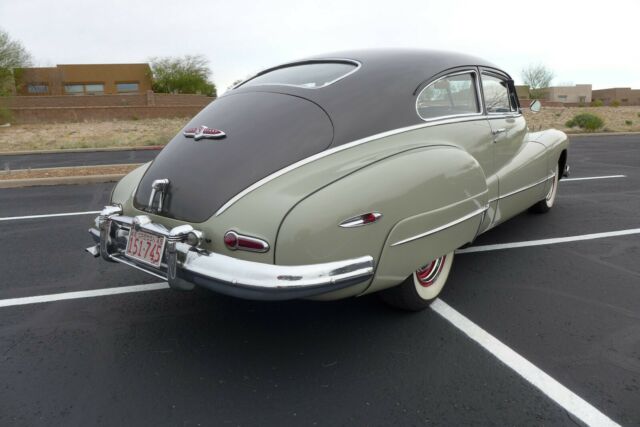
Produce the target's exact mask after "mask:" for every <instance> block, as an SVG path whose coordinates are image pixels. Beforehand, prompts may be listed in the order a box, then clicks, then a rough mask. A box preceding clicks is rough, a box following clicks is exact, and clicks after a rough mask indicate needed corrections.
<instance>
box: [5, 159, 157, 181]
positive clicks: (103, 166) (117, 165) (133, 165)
mask: <svg viewBox="0 0 640 427" xmlns="http://www.w3.org/2000/svg"><path fill="white" fill-rule="evenodd" d="M147 163H148V162H147ZM144 164H145V163H114V164H106V165H89V166H58V167H53V168H31V169H12V170H11V172H26V171H43V170H48V171H49V170H53V171H64V170H74V169H93V168H117V167H122V166H131V167H133V168H137V167H140V166H142V165H144ZM0 176H2V171H0ZM72 176H73V175H72ZM80 176H91V175H78V177H80ZM56 178H63V177H56ZM64 178H67V177H64ZM25 179H42V178H25ZM0 181H2V180H0ZM6 181H11V180H6Z"/></svg>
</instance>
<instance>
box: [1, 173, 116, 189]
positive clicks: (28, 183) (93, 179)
mask: <svg viewBox="0 0 640 427" xmlns="http://www.w3.org/2000/svg"><path fill="white" fill-rule="evenodd" d="M124 176H125V174H113V175H87V176H64V177H54V178H25V179H5V180H0V188H19V187H37V186H43V185H81V184H99V183H104V182H116V181H119V180H120V179H122V177H124Z"/></svg>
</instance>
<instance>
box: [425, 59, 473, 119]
mask: <svg viewBox="0 0 640 427" xmlns="http://www.w3.org/2000/svg"><path fill="white" fill-rule="evenodd" d="M461 74H472V75H473V80H474V82H475V84H474V87H475V90H474V92H475V97H476V103H477V106H478V110H480V111H478V112H475V113H461V114H448V115H444V116H437V117H429V118H424V117H422V116H421V115H420V113H419V112H418V100H419V99H420V96H421V95H422V93H423V92H424V91H425V90H427V89H428V88H429V87H431V86H432V85H434V84H436V83H438V82H439V81H440V80H444V79H446V78H448V77H453V76H458V75H461ZM480 89H481V88H480V73H479V70H478V68H477V67H464V68H456V69H455V70H447V71H445V72H444V73H440V74H438V75H436V76H435V77H434V78H432V79H429V80H426V81H424V82H422V83H421V84H420V85H419V86H418V87H417V88H416V90H415V92H414V93H416V100H415V103H414V106H415V111H416V115H417V116H418V117H419V118H420V120H422V121H424V122H433V121H438V120H446V119H454V118H464V117H480V116H483V115H484V114H485V107H484V102H483V99H482V96H481V92H480Z"/></svg>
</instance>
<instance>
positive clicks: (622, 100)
mask: <svg viewBox="0 0 640 427" xmlns="http://www.w3.org/2000/svg"><path fill="white" fill-rule="evenodd" d="M620 102H629V99H628V98H622V99H621V100H620Z"/></svg>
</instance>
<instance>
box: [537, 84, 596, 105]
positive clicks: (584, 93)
mask: <svg viewBox="0 0 640 427" xmlns="http://www.w3.org/2000/svg"><path fill="white" fill-rule="evenodd" d="M544 90H545V99H546V100H547V101H551V102H562V103H563V104H567V103H569V104H585V105H586V104H589V103H590V102H591V98H592V90H591V85H590V84H581V85H575V86H551V87H548V88H546V89H544Z"/></svg>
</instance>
